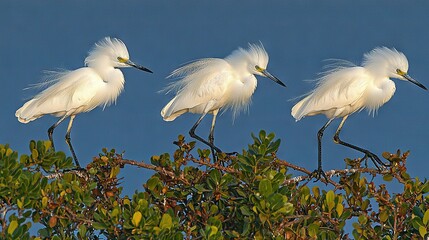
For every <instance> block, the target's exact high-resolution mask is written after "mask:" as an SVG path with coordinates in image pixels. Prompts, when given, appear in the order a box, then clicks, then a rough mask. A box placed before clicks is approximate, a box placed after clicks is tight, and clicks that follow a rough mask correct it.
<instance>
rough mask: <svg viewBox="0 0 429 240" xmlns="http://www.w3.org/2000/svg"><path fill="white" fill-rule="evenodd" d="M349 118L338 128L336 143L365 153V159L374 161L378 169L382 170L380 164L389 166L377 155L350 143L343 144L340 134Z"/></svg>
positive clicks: (344, 118)
mask: <svg viewBox="0 0 429 240" xmlns="http://www.w3.org/2000/svg"><path fill="white" fill-rule="evenodd" d="M347 117H348V116H345V117H343V120H342V121H341V123H340V126H338V129H337V131H336V132H335V135H334V142H335V143H338V144H341V145H343V146H346V147H349V148H352V149H354V150H357V151H359V152H362V153H365V156H364V159H365V158H368V157H369V158H370V159H371V160H372V162H373V163H374V165H375V166H376V167H377V168H378V169H380V166H379V164H380V165H382V166H384V167H387V166H389V164H386V163H384V162H383V161H381V160H380V158H379V157H378V156H377V155H375V154H374V153H372V152H370V151H368V150H366V149H363V148H360V147H358V146H355V145H352V144H350V143H346V142H343V141H342V140H341V139H340V132H341V129H342V128H343V125H344V122H345V121H346V119H347Z"/></svg>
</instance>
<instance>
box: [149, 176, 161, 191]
mask: <svg viewBox="0 0 429 240" xmlns="http://www.w3.org/2000/svg"><path fill="white" fill-rule="evenodd" d="M159 182H160V181H159V178H157V177H151V178H150V179H149V180H147V188H148V189H149V190H151V191H153V190H154V189H155V187H156V186H157V185H158V183H159Z"/></svg>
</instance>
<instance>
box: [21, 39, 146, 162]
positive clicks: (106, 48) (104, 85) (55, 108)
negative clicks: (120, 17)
mask: <svg viewBox="0 0 429 240" xmlns="http://www.w3.org/2000/svg"><path fill="white" fill-rule="evenodd" d="M85 65H86V67H82V68H79V69H76V70H73V71H69V70H64V71H60V72H50V73H49V74H48V75H47V76H46V78H47V80H46V81H45V82H42V83H40V84H37V85H36V87H37V86H40V87H47V88H46V89H45V90H43V91H42V92H40V93H39V94H37V95H36V96H34V97H33V98H32V99H31V100H29V101H28V102H26V103H25V104H24V105H23V106H22V107H21V108H19V109H18V110H17V111H16V113H15V116H16V117H17V118H18V121H20V122H22V123H28V122H30V121H33V120H36V119H38V118H40V117H42V116H44V115H47V114H51V115H54V116H56V117H61V119H60V120H59V121H58V122H57V123H55V124H54V125H53V126H52V127H51V128H50V129H49V138H50V140H51V141H52V132H53V129H54V128H55V127H56V126H58V125H59V124H60V123H61V122H62V121H63V120H64V119H65V118H67V117H71V119H70V124H69V128H68V130H67V135H66V138H67V137H68V138H69V137H70V136H69V134H70V129H71V125H72V121H73V118H74V116H75V115H76V114H79V113H81V112H88V111H91V110H92V109H94V108H95V107H97V106H103V107H105V106H108V105H110V104H111V103H113V102H115V101H116V99H117V97H118V96H119V94H120V93H121V92H122V90H123V88H124V82H125V79H124V75H123V74H122V72H121V70H119V69H118V68H122V67H129V66H132V67H136V68H138V69H141V70H144V71H148V72H151V71H150V70H149V69H147V68H145V67H143V66H139V65H136V64H134V63H133V62H131V61H130V60H129V54H128V50H127V47H126V46H125V44H124V43H123V42H122V41H121V40H119V39H116V38H110V37H106V38H104V39H102V40H101V41H99V42H97V43H96V44H95V46H94V48H93V49H92V50H91V51H90V52H89V55H88V57H87V58H86V59H85ZM68 144H69V146H70V148H71V150H72V147H71V144H70V142H69V141H68ZM52 145H53V141H52ZM72 153H73V156H74V157H75V155H74V152H73V150H72ZM75 161H76V163H77V158H76V157H75ZM77 165H78V163H77Z"/></svg>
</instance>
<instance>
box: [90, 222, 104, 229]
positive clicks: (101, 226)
mask: <svg viewBox="0 0 429 240" xmlns="http://www.w3.org/2000/svg"><path fill="white" fill-rule="evenodd" d="M92 227H93V228H95V229H97V230H102V229H106V228H107V225H106V224H104V223H101V222H93V223H92Z"/></svg>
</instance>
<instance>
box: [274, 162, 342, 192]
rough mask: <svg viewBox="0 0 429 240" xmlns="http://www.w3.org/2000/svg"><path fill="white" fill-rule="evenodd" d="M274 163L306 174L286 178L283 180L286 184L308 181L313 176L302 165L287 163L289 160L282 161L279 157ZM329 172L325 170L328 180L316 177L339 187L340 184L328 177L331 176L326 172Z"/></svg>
mask: <svg viewBox="0 0 429 240" xmlns="http://www.w3.org/2000/svg"><path fill="white" fill-rule="evenodd" d="M275 163H276V164H278V165H281V166H286V167H288V168H292V169H294V170H296V171H300V172H303V173H305V174H307V175H306V176H298V177H294V178H291V179H286V180H285V181H284V182H283V184H285V185H287V184H293V183H297V182H302V181H305V180H308V181H309V180H310V179H312V178H313V177H312V176H311V174H312V172H310V171H309V170H307V169H306V168H303V167H300V166H297V165H294V164H292V163H289V162H286V161H284V160H280V159H277V160H276V162H275ZM329 172H330V171H327V172H325V174H326V176H327V177H329V179H328V180H326V179H325V178H320V179H318V180H320V181H321V182H323V183H325V184H328V183H330V184H332V185H334V186H335V188H339V187H340V185H339V184H338V183H336V182H334V181H333V180H332V179H331V178H330V177H331V176H330V175H328V174H329Z"/></svg>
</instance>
